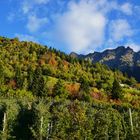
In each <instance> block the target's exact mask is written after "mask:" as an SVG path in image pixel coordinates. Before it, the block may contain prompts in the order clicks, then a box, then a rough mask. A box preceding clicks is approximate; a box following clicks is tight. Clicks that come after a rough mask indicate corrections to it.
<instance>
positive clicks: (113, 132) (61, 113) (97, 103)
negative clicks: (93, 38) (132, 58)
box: [0, 37, 140, 140]
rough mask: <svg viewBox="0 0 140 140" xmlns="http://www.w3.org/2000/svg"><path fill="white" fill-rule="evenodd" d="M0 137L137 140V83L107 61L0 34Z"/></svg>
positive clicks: (139, 100) (139, 87) (139, 103)
mask: <svg viewBox="0 0 140 140" xmlns="http://www.w3.org/2000/svg"><path fill="white" fill-rule="evenodd" d="M0 139H2V140H140V84H139V83H138V82H137V81H136V80H135V79H134V78H133V77H128V76H127V74H125V73H122V72H120V71H119V70H117V69H116V70H111V69H110V68H109V67H107V66H106V65H103V64H100V63H95V64H93V63H92V62H91V61H90V60H83V59H78V58H74V57H72V56H70V55H67V54H65V53H63V52H60V51H58V50H56V49H54V48H52V47H48V46H42V45H40V44H37V43H33V42H26V41H19V40H18V38H14V39H9V38H6V37H0Z"/></svg>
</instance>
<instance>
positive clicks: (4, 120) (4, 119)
mask: <svg viewBox="0 0 140 140" xmlns="http://www.w3.org/2000/svg"><path fill="white" fill-rule="evenodd" d="M6 120H7V116H6V113H4V117H3V130H2V132H3V136H2V140H6V135H7V134H6V127H7V124H6V123H7V122H6Z"/></svg>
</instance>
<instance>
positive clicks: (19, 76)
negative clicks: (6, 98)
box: [15, 67, 24, 88]
mask: <svg viewBox="0 0 140 140" xmlns="http://www.w3.org/2000/svg"><path fill="white" fill-rule="evenodd" d="M15 78H16V83H17V88H22V85H23V80H24V79H23V76H22V71H21V67H17V68H16V73H15Z"/></svg>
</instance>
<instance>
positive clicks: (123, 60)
mask: <svg viewBox="0 0 140 140" xmlns="http://www.w3.org/2000/svg"><path fill="white" fill-rule="evenodd" d="M77 57H79V58H84V59H86V60H88V59H89V60H91V61H92V62H93V63H96V62H100V63H102V64H105V65H107V66H109V67H110V68H113V69H119V70H121V71H122V72H124V73H127V74H128V76H133V77H135V78H136V79H137V80H138V81H140V74H139V71H140V52H135V51H133V49H131V48H130V47H127V48H125V47H124V46H120V47H118V48H116V49H110V50H105V51H103V52H94V53H91V54H88V55H83V56H82V57H81V55H77Z"/></svg>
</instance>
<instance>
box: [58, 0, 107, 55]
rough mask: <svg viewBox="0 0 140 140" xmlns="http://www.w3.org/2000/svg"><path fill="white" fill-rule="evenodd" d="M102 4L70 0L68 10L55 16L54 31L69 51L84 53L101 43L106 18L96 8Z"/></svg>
mask: <svg viewBox="0 0 140 140" xmlns="http://www.w3.org/2000/svg"><path fill="white" fill-rule="evenodd" d="M94 2H95V1H94ZM104 2H105V1H104ZM104 4H105V3H103V1H99V3H98V2H97V3H93V1H91V0H81V1H80V2H79V3H76V2H71V3H70V4H69V6H68V10H67V11H66V12H65V13H64V14H62V15H59V16H58V17H57V21H56V28H57V30H56V32H55V33H58V38H59V40H61V41H62V42H63V43H65V44H66V45H67V46H68V48H69V50H70V51H75V52H78V53H86V52H88V51H89V50H91V49H92V50H94V49H95V48H97V47H99V46H100V45H102V43H103V41H104V32H105V31H104V30H105V26H106V23H107V19H106V16H105V12H104V11H100V10H99V9H98V8H99V7H103V5H104Z"/></svg>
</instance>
